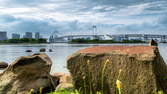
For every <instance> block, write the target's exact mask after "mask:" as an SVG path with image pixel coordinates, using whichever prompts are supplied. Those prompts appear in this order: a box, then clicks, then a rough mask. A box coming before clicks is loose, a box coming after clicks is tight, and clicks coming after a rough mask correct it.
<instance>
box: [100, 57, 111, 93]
mask: <svg viewBox="0 0 167 94" xmlns="http://www.w3.org/2000/svg"><path fill="white" fill-rule="evenodd" d="M108 62H109V59H107V60H106V61H105V63H104V66H103V69H102V74H101V89H102V94H103V93H104V72H105V69H106V66H107V63H108Z"/></svg>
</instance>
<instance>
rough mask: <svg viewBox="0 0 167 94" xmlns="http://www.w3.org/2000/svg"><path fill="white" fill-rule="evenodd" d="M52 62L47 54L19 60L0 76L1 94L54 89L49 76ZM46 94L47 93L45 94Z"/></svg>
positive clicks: (26, 93) (18, 93)
mask: <svg viewBox="0 0 167 94" xmlns="http://www.w3.org/2000/svg"><path fill="white" fill-rule="evenodd" d="M51 65H52V62H51V60H50V58H49V57H48V56H47V55H45V54H38V55H32V56H24V57H20V58H18V59H17V60H16V61H14V62H13V63H12V64H11V65H9V67H8V68H7V69H6V70H4V72H3V73H2V74H1V75H0V94H28V93H29V92H30V90H32V89H33V91H34V92H38V91H39V89H40V88H43V92H45V91H47V90H50V89H52V88H53V89H54V88H55V87H54V86H53V84H52V78H51V76H50V75H49V73H50V70H51ZM44 94H45V93H44Z"/></svg>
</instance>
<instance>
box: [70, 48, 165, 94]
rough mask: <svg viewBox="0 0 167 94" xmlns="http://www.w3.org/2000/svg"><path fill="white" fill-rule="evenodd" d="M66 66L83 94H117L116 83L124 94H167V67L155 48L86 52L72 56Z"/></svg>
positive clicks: (89, 49)
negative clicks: (96, 93) (161, 92)
mask: <svg viewBox="0 0 167 94" xmlns="http://www.w3.org/2000/svg"><path fill="white" fill-rule="evenodd" d="M67 64H68V69H69V70H70V73H71V75H72V77H73V83H74V85H75V87H76V88H77V89H78V90H80V91H81V94H88V92H90V91H92V92H93V94H95V92H96V91H101V92H104V94H115V92H116V81H117V80H119V81H120V82H121V92H122V94H157V92H158V91H163V92H164V94H167V79H166V78H167V65H166V64H165V62H164V60H163V58H162V57H161V55H160V53H159V51H158V48H157V47H155V46H99V47H91V48H86V49H83V50H80V51H78V52H76V53H74V54H73V55H71V56H70V57H69V59H68V63H67ZM120 70H121V72H120ZM119 75H120V76H119ZM118 76H119V77H118ZM85 91H86V93H85Z"/></svg>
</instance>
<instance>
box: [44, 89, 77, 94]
mask: <svg viewBox="0 0 167 94" xmlns="http://www.w3.org/2000/svg"><path fill="white" fill-rule="evenodd" d="M47 94H80V93H79V92H78V91H77V90H75V91H67V90H63V91H58V92H51V93H47Z"/></svg>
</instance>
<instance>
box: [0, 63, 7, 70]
mask: <svg viewBox="0 0 167 94" xmlns="http://www.w3.org/2000/svg"><path fill="white" fill-rule="evenodd" d="M6 67H8V63H6V62H0V69H1V68H2V69H3V68H6Z"/></svg>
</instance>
